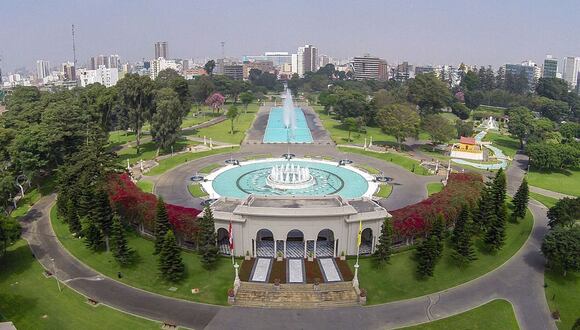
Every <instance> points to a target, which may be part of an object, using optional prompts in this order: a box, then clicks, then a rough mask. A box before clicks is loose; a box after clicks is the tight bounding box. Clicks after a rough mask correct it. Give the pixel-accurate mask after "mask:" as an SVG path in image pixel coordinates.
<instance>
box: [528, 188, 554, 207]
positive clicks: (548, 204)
mask: <svg viewBox="0 0 580 330" xmlns="http://www.w3.org/2000/svg"><path fill="white" fill-rule="evenodd" d="M530 198H533V199H535V200H537V201H538V202H540V203H542V204H544V206H546V207H547V208H551V207H552V206H554V205H556V203H557V202H558V200H557V199H556V198H552V197H548V196H544V195H541V194H537V193H535V192H531V191H530Z"/></svg>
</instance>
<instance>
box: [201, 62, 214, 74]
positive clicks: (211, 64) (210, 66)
mask: <svg viewBox="0 0 580 330" xmlns="http://www.w3.org/2000/svg"><path fill="white" fill-rule="evenodd" d="M203 69H204V70H205V72H206V73H207V74H208V75H210V76H213V69H215V61H214V60H209V61H207V62H206V63H205V65H204V66H203Z"/></svg>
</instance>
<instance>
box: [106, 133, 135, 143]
mask: <svg viewBox="0 0 580 330" xmlns="http://www.w3.org/2000/svg"><path fill="white" fill-rule="evenodd" d="M136 139H137V136H136V135H135V133H133V132H127V131H113V132H109V144H110V145H111V146H119V145H123V144H125V143H128V142H135V140H136Z"/></svg>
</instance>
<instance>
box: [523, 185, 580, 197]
mask: <svg viewBox="0 0 580 330" xmlns="http://www.w3.org/2000/svg"><path fill="white" fill-rule="evenodd" d="M530 191H531V192H535V193H537V194H540V195H544V196H548V197H552V198H556V199H562V198H576V197H574V196H571V195H566V194H562V193H559V192H556V191H551V190H548V189H544V188H540V187H534V186H530Z"/></svg>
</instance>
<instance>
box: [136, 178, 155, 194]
mask: <svg viewBox="0 0 580 330" xmlns="http://www.w3.org/2000/svg"><path fill="white" fill-rule="evenodd" d="M154 186H155V184H154V183H153V182H151V181H149V180H139V181H137V187H139V188H140V189H141V190H143V191H144V192H148V193H152V192H153V187H154Z"/></svg>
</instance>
